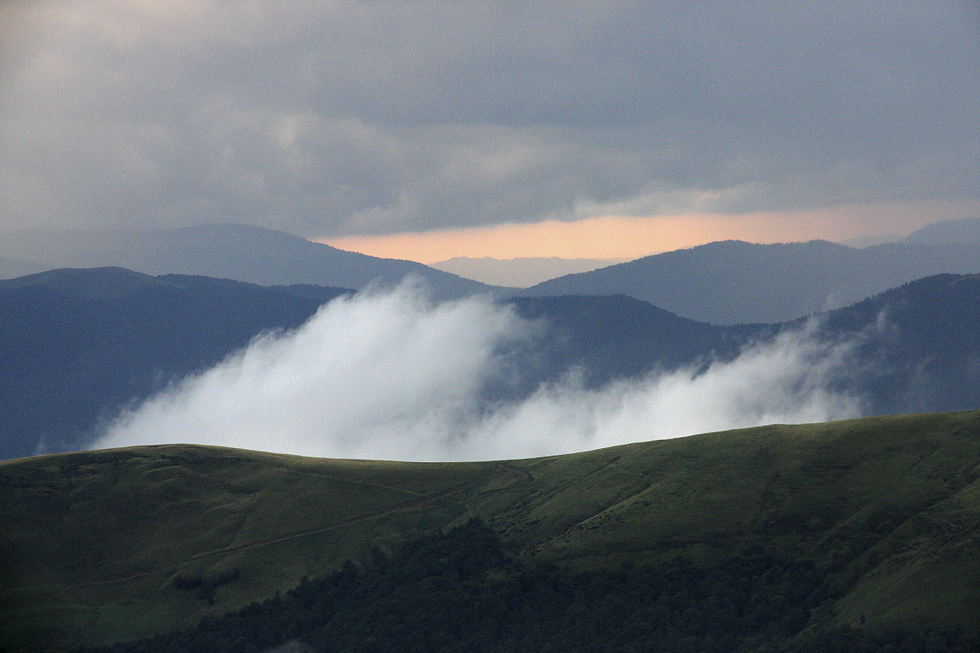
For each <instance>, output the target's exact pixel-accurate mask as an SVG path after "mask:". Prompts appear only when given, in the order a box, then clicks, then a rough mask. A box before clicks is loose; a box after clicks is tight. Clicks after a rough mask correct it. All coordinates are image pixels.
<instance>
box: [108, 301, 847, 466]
mask: <svg viewBox="0 0 980 653" xmlns="http://www.w3.org/2000/svg"><path fill="white" fill-rule="evenodd" d="M542 333H543V331H542V325H541V324H540V323H533V322H528V321H525V320H523V319H521V318H519V317H517V316H516V315H515V313H514V312H513V311H512V310H511V309H510V308H508V307H506V306H501V305H498V304H494V303H492V302H491V301H490V300H488V299H482V298H469V299H465V300H461V301H456V302H447V303H441V304H435V303H432V302H430V301H429V300H428V299H427V297H426V295H425V293H424V292H423V291H422V290H421V289H420V288H418V287H417V286H413V285H411V284H407V285H402V286H400V287H398V288H395V289H393V290H388V291H378V292H369V293H363V294H361V295H358V296H354V297H345V298H340V299H337V300H334V301H332V302H330V303H329V304H327V305H325V306H324V307H322V308H321V309H320V311H319V312H318V313H317V314H316V315H315V316H314V317H313V318H311V319H310V320H309V321H308V322H307V323H306V324H305V325H303V326H302V327H300V328H299V329H297V330H295V331H292V332H288V333H281V334H272V335H265V336H263V337H260V338H258V339H257V340H255V341H254V342H253V343H252V344H251V345H250V346H249V347H248V348H246V349H245V350H243V351H241V352H239V353H237V354H235V355H233V356H231V357H229V358H228V359H227V360H225V361H224V362H222V363H221V364H219V365H217V366H216V367H214V368H212V369H210V370H208V371H206V372H203V373H201V374H198V375H195V376H193V377H190V378H187V379H185V380H183V381H181V382H180V383H178V384H176V385H174V386H173V387H171V388H170V389H169V390H167V391H166V392H164V393H162V394H160V395H158V396H156V397H153V398H151V399H149V400H147V401H146V402H144V403H143V404H142V405H140V406H138V407H136V408H134V409H132V410H130V411H127V412H126V413H124V414H122V415H120V416H119V417H118V418H117V419H116V420H115V422H114V423H112V424H111V425H109V427H108V428H107V429H106V430H105V432H104V434H103V435H102V437H100V438H99V439H98V440H97V441H96V442H95V444H94V445H93V448H108V447H118V446H129V445H136V444H162V443H180V442H183V443H198V444H212V445H222V446H230V447H241V448H247V449H257V450H264V451H275V452H282V453H294V454H301V455H309V456H324V457H345V458H346V457H355V458H371V459H397V460H429V461H435V460H488V459H503V458H515V457H527V456H536V455H548V454H557V453H566V452H572V451H582V450H588V449H594V448H598V447H604V446H610V445H615V444H621V443H626V442H637V441H646V440H655V439H664V438H673V437H679V436H683V435H690V434H694V433H700V432H707V431H715V430H723V429H728V428H737V427H747V426H753V425H760V424H768V423H793V422H797V423H799V422H819V421H826V420H832V419H840V418H846V417H853V416H858V415H859V414H860V402H859V401H858V400H857V399H856V398H855V397H852V396H849V395H847V394H846V393H844V392H842V391H839V390H834V389H833V388H834V387H835V382H836V381H837V380H839V379H840V378H842V377H843V376H844V375H846V374H847V372H848V369H849V366H850V365H851V351H852V348H853V347H852V345H851V344H849V343H833V344H827V343H823V342H821V341H820V340H819V339H818V338H816V337H815V335H814V333H813V331H812V330H809V329H802V330H799V331H794V332H785V333H783V334H781V335H779V336H778V337H776V338H774V339H772V340H770V341H768V342H765V343H761V344H757V345H754V346H752V347H750V348H748V349H747V350H746V351H744V352H743V353H742V354H741V355H740V356H739V357H738V358H737V359H735V360H733V361H730V362H716V363H712V364H710V365H707V366H701V367H700V368H698V369H694V368H691V369H682V370H679V371H673V372H668V373H658V374H654V375H650V376H648V377H645V378H641V379H634V380H621V381H616V382H613V383H611V384H608V385H607V386H605V387H603V388H600V389H587V388H585V387H583V386H582V385H581V384H580V383H579V382H577V380H576V378H577V376H578V375H576V374H575V371H574V370H569V371H568V372H567V373H566V374H565V375H564V377H563V378H562V379H561V380H559V381H553V382H550V383H547V384H543V385H541V386H540V387H538V388H537V389H536V390H535V391H533V392H532V393H531V394H530V396H526V397H524V398H521V399H517V400H507V401H499V400H497V401H491V400H489V399H487V397H488V396H489V395H490V393H488V392H485V390H486V389H487V388H489V387H499V385H500V384H502V383H503V384H506V383H508V382H514V381H517V380H519V376H520V369H521V366H520V364H519V361H518V362H515V355H514V352H515V351H518V350H520V349H521V348H524V349H527V348H528V347H532V348H533V346H534V344H535V343H536V342H538V341H540V340H541V338H542Z"/></svg>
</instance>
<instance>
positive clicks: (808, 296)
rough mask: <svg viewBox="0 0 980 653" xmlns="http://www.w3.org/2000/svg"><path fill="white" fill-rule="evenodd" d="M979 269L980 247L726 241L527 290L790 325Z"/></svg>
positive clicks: (711, 318)
mask: <svg viewBox="0 0 980 653" xmlns="http://www.w3.org/2000/svg"><path fill="white" fill-rule="evenodd" d="M944 272H948V273H957V274H976V273H978V272H980V245H972V244H952V245H943V246H938V245H929V244H920V243H890V244H885V245H877V246H874V247H868V248H865V249H854V248H851V247H845V246H844V245H838V244H836V243H830V242H826V241H810V242H806V243H785V244H775V245H756V244H752V243H745V242H741V241H724V242H716V243H710V244H707V245H701V246H698V247H692V248H690V249H683V250H676V251H673V252H667V253H665V254H657V255H655V256H649V257H645V258H641V259H637V260H635V261H630V262H628V263H620V264H619V265H612V266H609V267H606V268H602V269H599V270H595V271H592V272H584V273H580V274H571V275H566V276H563V277H558V278H557V279H551V280H549V281H545V282H544V283H540V284H538V285H536V286H532V287H531V288H529V289H527V290H525V291H522V293H521V294H524V295H532V296H543V295H609V294H625V295H629V296H630V297H635V298H636V299H641V300H643V301H646V302H649V303H651V304H653V305H655V306H659V307H661V308H664V309H666V310H668V311H671V312H672V313H676V314H678V315H682V316H684V317H688V318H691V319H694V320H698V321H701V322H710V323H714V324H740V323H743V324H744V323H768V322H783V321H788V320H793V319H795V318H798V317H801V316H806V315H811V314H813V313H818V312H821V311H826V310H830V309H834V308H840V307H843V306H847V305H849V304H852V303H854V302H857V301H860V300H862V299H864V298H865V297H868V296H870V295H873V294H875V293H879V292H882V291H884V290H887V289H888V288H892V287H895V286H898V285H901V284H903V283H906V282H909V281H913V280H915V279H919V278H922V277H925V276H929V275H934V274H940V273H944Z"/></svg>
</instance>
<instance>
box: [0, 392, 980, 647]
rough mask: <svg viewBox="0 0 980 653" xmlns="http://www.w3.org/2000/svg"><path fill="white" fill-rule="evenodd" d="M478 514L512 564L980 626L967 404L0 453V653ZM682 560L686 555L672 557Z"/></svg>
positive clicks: (128, 634)
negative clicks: (803, 564)
mask: <svg viewBox="0 0 980 653" xmlns="http://www.w3.org/2000/svg"><path fill="white" fill-rule="evenodd" d="M473 517H479V518H480V519H481V520H482V521H483V522H484V523H485V524H486V525H488V526H489V527H490V528H491V529H492V530H493V531H494V532H495V533H496V534H497V535H498V536H499V538H500V541H501V542H502V545H503V548H504V550H505V552H506V554H507V555H508V556H512V557H513V559H514V560H516V561H519V562H520V563H521V564H523V565H525V566H528V567H533V566H536V565H545V564H547V565H555V566H557V567H558V568H561V569H566V570H569V571H570V572H572V571H586V572H588V571H595V570H617V569H622V568H624V564H626V565H631V566H636V565H658V564H667V563H670V562H671V561H677V560H678V559H684V560H685V561H687V562H689V563H690V564H692V565H694V566H695V567H700V568H703V569H706V570H710V569H712V568H714V567H716V566H718V565H721V564H725V563H726V561H730V560H732V559H733V558H734V557H737V556H738V555H739V552H742V551H747V550H754V551H764V552H766V554H767V555H771V556H775V557H777V558H779V559H781V560H787V561H794V560H806V561H807V564H812V565H813V566H814V568H815V569H817V570H819V573H820V578H821V581H820V582H821V583H822V586H823V588H824V590H825V592H826V597H827V598H826V600H824V601H823V602H822V603H821V604H820V605H819V606H817V607H816V608H814V609H813V610H812V613H811V615H810V622H809V623H808V626H807V627H808V628H817V627H821V628H828V627H850V628H853V629H857V630H860V631H866V632H869V633H875V632H885V631H887V630H888V629H891V628H895V627H902V628H906V629H909V628H911V629H916V628H922V629H926V628H947V629H962V630H963V631H964V632H966V633H967V634H968V635H969V636H973V637H976V636H980V619H978V617H977V615H980V411H969V412H958V413H943V414H932V415H915V416H896V417H875V418H866V419H859V420H849V421H843V422H833V423H827V424H817V425H802V426H782V425H777V426H767V427H760V428H752V429H743V430H737V431H728V432H723V433H712V434H705V435H698V436H693V437H687V438H680V439H675V440H663V441H656V442H644V443H637V444H629V445H623V446H619V447H614V448H609V449H602V450H597V451H590V452H585V453H577V454H570V455H562V456H552V457H546V458H536V459H528V460H511V461H490V462H475V463H402V462H380V461H357V460H333V459H314V458H303V457H298V456H288V455H277V454H269V453H258V452H253V451H243V450H235V449H226V448H215V447H202V446H191V445H164V446H148V447H133V448H126V449H115V450H105V451H91V452H82V453H72V454H59V455H47V456H38V457H33V458H23V459H18V460H12V461H6V462H2V463H0V533H2V536H0V560H3V566H2V570H0V571H2V574H3V576H2V577H0V638H2V641H0V647H5V648H7V650H9V651H19V650H30V651H33V650H37V651H40V650H58V649H69V648H71V647H74V646H79V645H87V646H97V645H105V644H110V643H113V642H122V641H128V640H133V639H138V638H142V637H146V636H149V635H153V634H156V633H164V632H167V631H170V630H173V629H175V628H185V627H190V626H194V625H195V624H197V623H198V622H199V621H200V620H201V619H202V617H204V616H206V615H221V614H226V613H230V612H234V611H237V610H239V609H241V608H242V607H244V606H246V605H248V604H250V603H253V602H256V601H262V600H264V599H267V598H269V597H273V596H275V595H276V594H277V593H286V592H288V590H290V589H292V588H295V587H297V586H298V585H300V583H301V582H302V581H303V580H304V579H308V578H317V577H321V576H324V575H326V574H329V573H331V572H334V571H337V570H339V569H340V568H341V567H342V566H343V565H344V563H345V562H346V561H348V560H350V561H354V562H355V563H361V562H364V561H367V560H369V559H370V558H371V556H372V555H377V554H378V553H379V552H380V553H382V554H390V553H392V552H396V551H398V550H399V547H401V546H402V545H404V544H405V543H407V542H412V541H418V540H419V539H420V538H425V537H430V536H433V535H437V534H440V533H445V532H447V531H449V530H450V529H452V528H454V527H456V526H461V525H463V524H466V523H467V522H469V520H470V519H472V518H473ZM685 564H686V563H685Z"/></svg>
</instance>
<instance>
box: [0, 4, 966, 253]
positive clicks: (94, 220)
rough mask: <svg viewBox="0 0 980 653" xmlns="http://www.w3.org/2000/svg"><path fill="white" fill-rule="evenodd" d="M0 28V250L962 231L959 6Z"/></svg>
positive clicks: (210, 13)
mask: <svg viewBox="0 0 980 653" xmlns="http://www.w3.org/2000/svg"><path fill="white" fill-rule="evenodd" d="M0 21H2V23H0V29H2V34H0V44H2V45H0V228H3V229H12V228H21V227H110V228H158V227H159V228H165V227H172V226H181V225H190V224H201V223H210V222H242V223H249V224H255V225H262V226H268V227H271V228H276V229H283V230H286V231H289V232H292V233H296V234H299V235H303V236H307V237H311V238H328V239H329V238H338V237H343V236H364V235H369V236H373V235H384V234H398V233H402V232H427V231H430V230H441V233H445V230H447V229H460V228H485V227H488V226H492V225H498V224H534V223H541V222H544V221H557V223H559V224H560V223H565V222H574V221H583V220H584V221H588V220H590V219H608V218H610V217H618V218H623V217H625V218H629V219H631V220H636V219H643V220H656V219H663V218H664V217H665V216H668V217H669V216H675V218H676V216H701V217H700V218H698V219H700V220H702V223H703V224H708V223H710V221H711V220H714V221H715V222H718V221H721V222H722V223H724V224H727V225H729V226H731V225H736V226H737V225H741V224H744V225H750V224H752V220H754V221H755V223H759V220H760V217H759V216H760V215H761V216H766V215H768V216H771V218H770V219H771V220H774V221H775V220H778V221H780V222H781V223H782V224H783V226H784V227H785V226H786V225H787V224H791V223H793V221H794V220H795V221H797V222H799V223H804V222H806V221H807V220H808V219H809V220H810V221H811V222H812V216H813V215H816V214H819V213H820V212H824V213H827V212H833V211H837V212H838V213H837V217H836V220H837V221H838V222H841V220H843V221H844V222H850V223H852V224H851V231H852V232H854V233H858V232H860V233H880V232H894V231H902V230H903V229H904V230H906V231H907V230H908V229H910V228H912V227H915V226H919V225H920V224H924V223H928V222H932V221H935V220H939V219H943V218H944V217H949V218H964V217H980V212H977V211H978V210H980V199H978V198H980V109H978V107H980V9H978V3H977V2H976V1H975V0H974V1H967V0H958V1H950V2H924V1H922V0H908V1H906V0H889V1H887V2H860V1H857V0H846V1H840V2H834V1H828V0H818V1H814V2H805V1H799V2H782V3H770V2H734V1H732V2H717V3H715V2H690V1H689V0H684V1H676V2H673V1H665V2H602V1H596V0H589V1H587V2H571V1H568V0H563V1H561V2H547V3H541V2H530V1H527V2H525V1H522V2H483V1H480V2H470V3H467V2H456V1H453V2H449V1H446V2H442V1H439V2H436V1H425V0H423V1H419V2H383V1H378V2H375V1H370V2H356V1H348V0H343V1H337V2H330V1H312V0H304V1H296V2H290V1H284V0H274V1H273V0H252V1H242V2H237V1H232V0H189V1H186V2H183V1H177V0H167V1H164V0H160V1H153V0H98V1H96V0H91V1H88V2H85V1H76V2H72V1H68V0H65V1H45V0H37V1H31V2H25V1H20V0H5V1H4V2H3V3H2V4H0ZM839 207H850V209H851V213H847V214H846V216H845V217H844V218H842V217H841V215H844V214H842V213H840V211H842V210H844V209H840V208H839ZM855 207H857V208H855ZM875 207H879V208H878V209H877V210H876V209H875ZM889 207H891V208H889ZM896 207H898V208H896ZM901 207H905V208H904V210H905V211H906V214H907V213H909V212H911V214H912V215H911V217H909V216H906V217H905V218H903V219H902V220H897V218H895V216H896V215H899V214H902V213H901ZM909 207H912V208H909ZM808 212H809V213H808ZM814 212H817V213H814ZM951 213H953V214H951ZM808 215H809V216H811V218H808V217H807V216H808ZM902 215H905V214H902ZM706 216H707V217H706ZM744 216H751V220H750V219H749V218H745V220H746V221H745V222H744V223H740V222H739V220H740V219H743V217H744ZM692 219H693V218H692ZM704 220H708V222H704ZM763 222H764V220H763ZM549 224H551V223H549ZM674 224H675V225H677V224H681V225H683V224H685V223H683V221H681V222H677V220H676V219H675V221H674ZM686 224H689V225H691V224H693V223H691V222H688V223H686ZM677 228H679V229H681V230H683V229H685V227H683V226H681V227H677ZM753 228H755V229H759V228H762V229H764V228H765V225H764V224H763V226H762V227H759V225H758V224H756V226H755V227H753ZM746 229H748V227H747V226H746ZM708 231H709V232H710V233H709V234H708V236H704V237H703V238H704V239H708V240H710V239H711V238H710V234H711V233H715V232H711V230H710V229H709V230H708ZM723 232H724V229H721V230H720V231H717V233H723ZM735 232H737V229H736V230H735ZM724 233H727V232H724ZM627 239H628V238H627ZM576 255H579V256H581V255H582V254H581V252H579V253H577V254H576ZM600 255H603V256H612V255H615V254H614V253H610V252H604V253H602V254H600Z"/></svg>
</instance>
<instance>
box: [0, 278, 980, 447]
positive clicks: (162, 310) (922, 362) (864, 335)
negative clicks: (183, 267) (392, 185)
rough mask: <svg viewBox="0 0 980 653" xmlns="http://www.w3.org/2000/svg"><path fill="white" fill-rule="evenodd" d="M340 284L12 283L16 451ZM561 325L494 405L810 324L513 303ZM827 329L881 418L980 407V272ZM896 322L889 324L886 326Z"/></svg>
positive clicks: (240, 342) (83, 423)
mask: <svg viewBox="0 0 980 653" xmlns="http://www.w3.org/2000/svg"><path fill="white" fill-rule="evenodd" d="M349 292H352V291H350V290H345V289H340V288H327V287H322V286H313V285H309V284H305V285H302V284H301V285H290V286H273V287H264V286H258V285H255V284H248V283H245V282H238V281H230V280H227V279H212V278H208V277H200V276H186V275H160V276H157V277H153V276H150V275H145V274H142V273H137V272H132V271H129V270H125V269H121V268H102V269H67V270H57V271H50V272H44V273H39V274H35V275H29V276H26V277H22V278H18V279H12V280H3V281H0V458H14V457H23V456H29V455H32V454H35V453H42V452H45V451H70V450H75V449H78V448H80V447H83V446H85V445H86V444H87V442H88V441H89V439H90V438H91V437H92V435H93V434H94V430H95V429H96V428H97V427H98V425H99V424H100V422H101V421H102V420H105V419H110V418H112V417H113V416H114V415H115V414H116V413H117V412H118V411H119V409H121V408H122V407H124V406H126V405H127V404H130V403H134V402H137V403H138V402H139V401H141V400H143V399H145V398H147V397H148V396H150V395H151V394H153V393H155V392H157V391H159V390H161V389H163V388H164V387H166V385H167V384H168V383H169V382H171V381H174V380H178V379H180V378H183V377H184V376H186V375H187V374H190V373H193V372H196V371H200V370H203V369H205V368H207V367H210V366H212V365H214V364H216V363H217V362H218V361H220V360H221V359H222V358H224V357H225V356H227V355H229V354H231V353H232V352H233V351H235V350H237V349H239V348H241V347H244V346H245V345H247V344H248V342H249V341H250V340H251V339H252V338H253V337H255V336H256V335H258V334H259V333H261V332H263V331H267V330H276V329H292V328H295V327H298V326H299V325H301V324H303V323H304V322H305V321H306V320H307V319H309V317H311V316H312V315H313V314H314V313H315V311H316V310H317V308H318V307H319V306H320V305H321V304H323V303H324V302H326V301H329V300H331V299H333V298H335V297H337V296H339V295H342V294H345V293H349ZM498 301H501V302H504V303H508V304H510V305H511V306H513V308H514V310H515V311H516V312H517V314H518V315H520V316H522V317H524V318H526V319H528V320H534V321H541V322H542V323H543V324H545V325H546V328H545V329H543V330H542V332H541V334H540V336H539V337H537V338H535V339H533V340H532V341H529V342H525V343H522V344H520V345H516V344H515V345H514V349H513V350H512V351H508V360H509V361H510V363H509V364H511V365H512V366H513V370H512V371H513V372H514V373H513V374H507V375H504V378H505V379H506V382H504V383H502V384H501V385H499V386H493V387H489V388H487V393H488V396H487V399H488V400H489V401H496V400H501V401H507V400H520V399H522V398H524V397H527V396H528V395H529V394H530V393H532V392H533V391H534V390H535V389H536V388H538V387H540V385H541V384H542V383H549V382H554V381H556V380H558V379H560V378H561V377H562V376H563V375H564V374H565V373H566V372H567V371H569V370H570V369H576V370H578V371H579V373H580V378H581V380H582V383H583V384H584V385H585V386H587V387H590V388H598V387H601V386H603V385H604V384H606V383H608V382H610V381H613V380H617V379H629V378H636V377H640V376H642V375H644V374H647V373H649V372H651V371H653V370H658V369H659V370H666V371H669V370H674V369H677V368H680V367H683V366H687V365H697V366H699V367H703V366H704V365H706V364H709V363H710V362H711V361H715V360H721V361H726V360H731V359H733V358H734V357H736V356H737V355H738V354H739V352H740V351H742V350H743V348H744V347H745V346H746V345H747V344H750V343H752V342H753V341H755V340H758V339H762V340H766V339H769V338H772V337H773V336H774V335H776V334H778V333H779V332H781V331H784V330H797V329H799V328H800V321H793V322H786V323H782V324H775V325H743V326H718V325H711V324H707V323H703V322H696V321H694V320H691V319H688V318H683V317H679V316H677V315H675V314H673V313H671V312H669V311H666V310H664V309H661V308H658V307H655V306H652V305H650V304H649V303H647V302H643V301H641V300H637V299H634V298H631V297H626V296H624V295H617V296H559V297H553V296H552V297H519V298H513V299H509V300H498ZM818 324H819V328H817V329H816V330H815V332H814V337H818V338H820V339H822V340H824V341H826V342H829V343H834V342H838V341H842V340H857V341H858V342H859V343H860V347H859V348H858V350H857V351H856V352H855V354H854V355H855V357H856V363H857V365H856V367H857V371H852V372H851V374H850V376H848V377H847V378H843V379H840V380H839V381H838V384H839V387H838V388H837V389H838V390H846V391H847V392H849V393H851V394H852V395H853V396H856V397H860V398H861V399H862V401H863V404H864V410H865V413H866V414H887V413H904V412H931V411H940V410H960V409H971V408H980V275H973V276H959V275H939V276H934V277H929V278H925V279H921V280H918V281H915V282H911V283H908V284H905V285H904V286H901V287H899V288H894V289H891V290H889V291H886V292H884V293H880V294H879V295H876V296H874V297H871V298H868V299H865V300H863V301H861V302H858V303H856V304H854V305H852V306H849V307H846V308H842V309H837V310H835V311H831V312H828V313H826V314H824V315H822V316H820V319H819V321H818ZM882 324H884V325H885V326H886V328H884V329H882V328H881V325H882Z"/></svg>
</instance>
